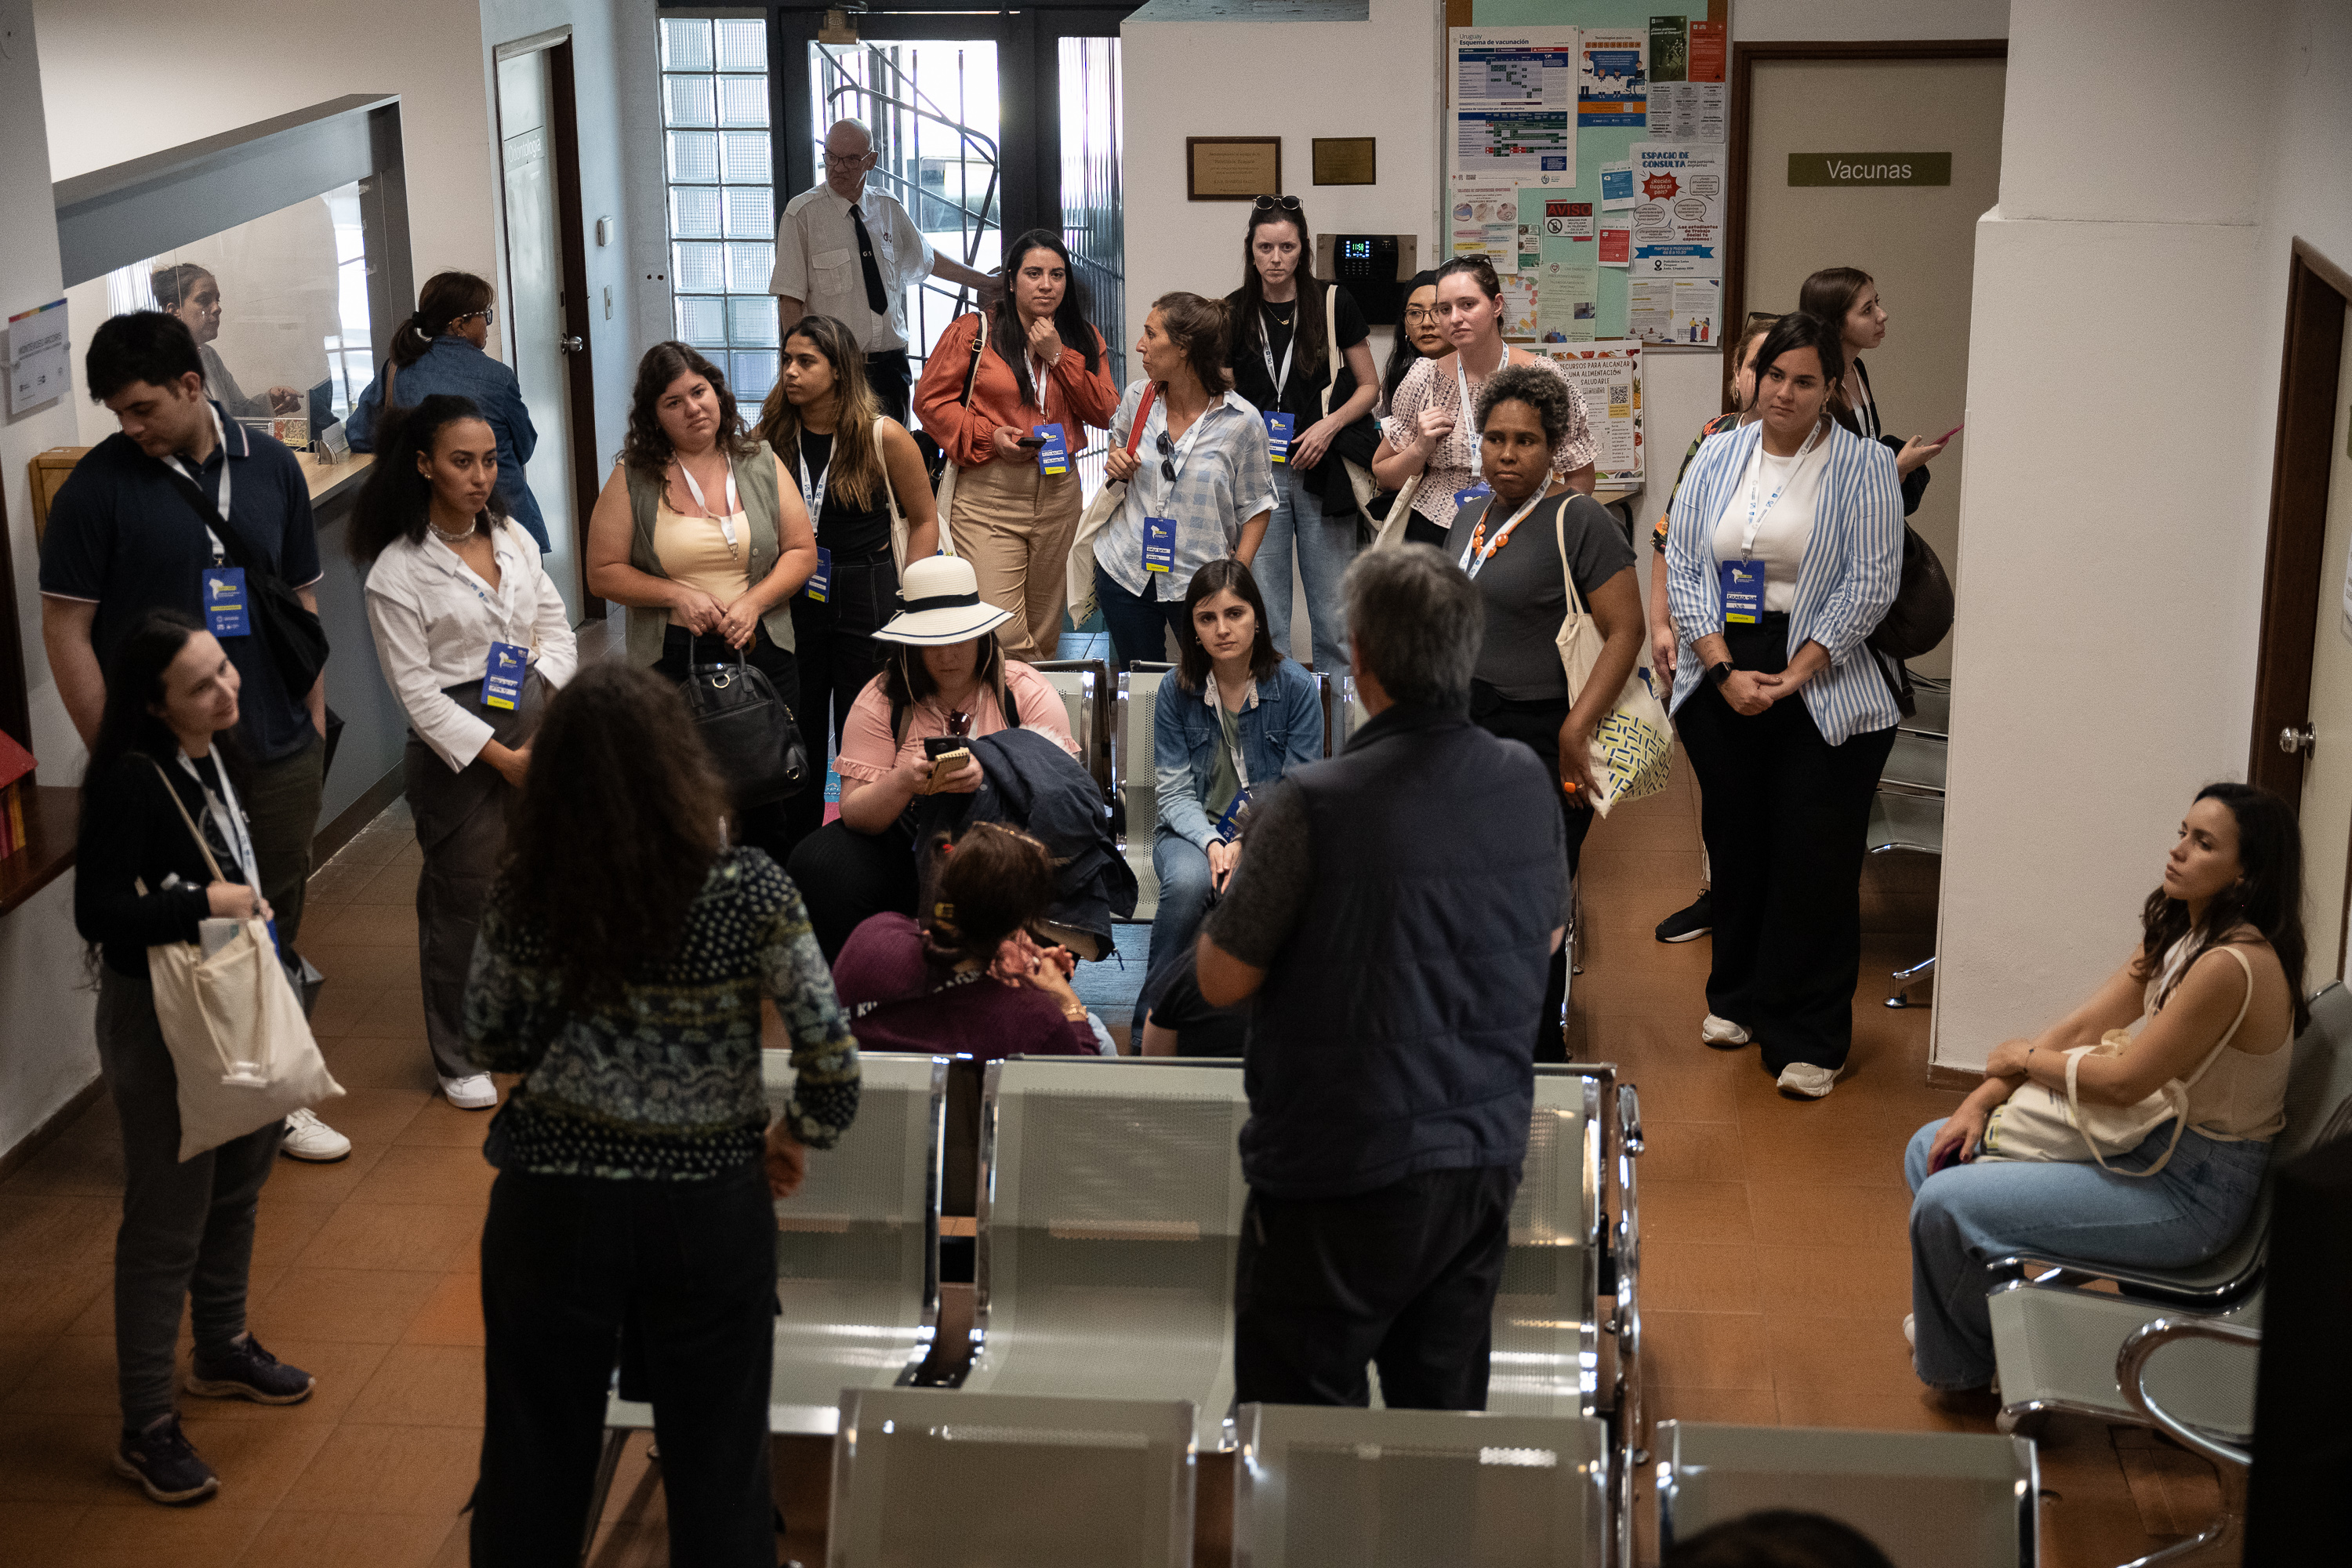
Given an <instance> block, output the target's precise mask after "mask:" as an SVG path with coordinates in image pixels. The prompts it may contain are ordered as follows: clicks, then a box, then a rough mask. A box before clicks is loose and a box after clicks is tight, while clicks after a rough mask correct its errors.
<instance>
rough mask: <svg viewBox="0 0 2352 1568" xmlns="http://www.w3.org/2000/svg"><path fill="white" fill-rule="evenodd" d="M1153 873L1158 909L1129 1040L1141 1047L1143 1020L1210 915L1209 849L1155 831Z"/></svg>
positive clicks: (1154, 914) (1179, 837) (1136, 1000)
mask: <svg viewBox="0 0 2352 1568" xmlns="http://www.w3.org/2000/svg"><path fill="white" fill-rule="evenodd" d="M1154 831H1155V837H1153V838H1152V840H1151V869H1152V871H1153V873H1154V874H1155V875H1157V876H1158V877H1159V879H1160V907H1159V908H1158V909H1157V910H1154V911H1153V912H1152V916H1151V955H1150V957H1149V958H1148V959H1146V960H1145V961H1144V968H1143V989H1142V990H1141V991H1139V992H1138V993H1137V994H1136V997H1135V1030H1134V1033H1133V1034H1132V1035H1130V1036H1129V1038H1130V1039H1132V1040H1133V1041H1134V1042H1135V1048H1136V1049H1137V1050H1141V1049H1142V1048H1143V1017H1144V1015H1145V1014H1146V1013H1149V1012H1150V1010H1151V1004H1152V1003H1154V1002H1156V1001H1158V1000H1159V998H1160V988H1161V987H1162V986H1164V985H1166V984H1168V973H1169V969H1170V966H1171V965H1172V964H1173V963H1175V962H1176V960H1177V958H1178V957H1179V956H1180V955H1181V953H1182V952H1184V950H1185V949H1186V948H1188V947H1190V946H1192V940H1193V939H1194V938H1195V937H1197V936H1199V935H1200V934H1201V921H1202V920H1204V919H1206V918H1207V916H1208V913H1209V857H1208V853H1207V851H1205V850H1203V849H1202V847H1200V846H1199V845H1197V844H1195V843H1193V842H1192V840H1191V839H1189V838H1187V837H1183V836H1182V835H1181V834H1177V833H1171V832H1169V831H1168V830H1167V829H1166V828H1164V827H1161V828H1157V829H1155V830H1154Z"/></svg>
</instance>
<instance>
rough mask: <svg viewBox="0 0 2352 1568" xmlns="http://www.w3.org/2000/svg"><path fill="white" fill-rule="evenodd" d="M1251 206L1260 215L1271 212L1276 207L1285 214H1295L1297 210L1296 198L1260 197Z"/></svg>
mask: <svg viewBox="0 0 2352 1568" xmlns="http://www.w3.org/2000/svg"><path fill="white" fill-rule="evenodd" d="M1251 205H1254V206H1255V207H1256V209H1257V210H1258V211H1259V212H1262V213H1270V212H1273V211H1274V210H1275V209H1276V208H1277V207H1278V208H1280V209H1281V210H1282V211H1284V212H1286V213H1295V212H1297V210H1298V198H1297V196H1260V197H1258V199H1257V200H1256V201H1255V202H1254V203H1252V204H1251Z"/></svg>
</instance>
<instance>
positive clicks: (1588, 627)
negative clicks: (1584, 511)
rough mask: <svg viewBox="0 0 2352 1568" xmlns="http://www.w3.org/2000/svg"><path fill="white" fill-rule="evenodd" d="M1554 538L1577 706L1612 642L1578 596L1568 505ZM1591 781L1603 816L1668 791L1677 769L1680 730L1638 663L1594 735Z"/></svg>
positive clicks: (1555, 522)
mask: <svg viewBox="0 0 2352 1568" xmlns="http://www.w3.org/2000/svg"><path fill="white" fill-rule="evenodd" d="M1552 533H1553V537H1554V539H1555V540H1556V541H1557V542H1558V543H1559V574H1560V577H1561V580H1562V581H1563V582H1565V583H1566V584H1567V585H1568V615H1567V617H1566V618H1565V619H1563V620H1562V621H1561V622H1560V623H1559V638H1558V641H1559V663H1560V668H1562V669H1563V670H1565V671H1567V673H1568V700H1570V702H1574V701H1575V700H1577V699H1578V698H1579V697H1580V696H1581V695H1582V694H1583V691H1584V689H1585V687H1586V685H1587V684H1589V683H1590V682H1591V679H1592V671H1593V668H1594V667H1595V666H1597V665H1598V664H1599V663H1600V662H1601V647H1603V645H1604V643H1605V642H1606V640H1607V639H1605V638H1604V637H1601V627H1600V626H1599V625H1597V624H1596V623H1595V622H1594V621H1593V618H1592V616H1591V612H1590V611H1588V610H1587V609H1586V608H1585V607H1584V599H1583V596H1582V595H1580V594H1578V593H1577V591H1576V574H1575V573H1573V572H1571V571H1570V570H1569V565H1568V504H1567V501H1566V500H1562V502H1561V505H1560V509H1559V511H1557V512H1555V513H1554V514H1553V517H1552ZM1674 754H1675V731H1674V726H1673V723H1672V722H1671V721H1669V720H1668V719H1667V717H1666V705H1665V704H1664V703H1663V702H1661V701H1659V700H1658V695H1657V693H1656V692H1654V691H1653V690H1651V689H1650V672H1649V671H1648V670H1646V669H1643V668H1642V667H1641V664H1640V663H1639V661H1636V662H1635V664H1634V666H1633V669H1631V670H1630V671H1628V672H1627V674H1626V676H1625V685H1624V687H1623V689H1621V690H1620V691H1619V692H1618V693H1617V700H1616V701H1615V702H1614V703H1613V704H1612V705H1611V707H1610V710H1609V711H1608V712H1607V713H1605V714H1603V715H1602V716H1601V723H1600V726H1599V727H1598V728H1597V729H1595V730H1594V731H1592V742H1591V756H1592V782H1593V784H1595V785H1596V786H1597V787H1596V790H1595V793H1594V795H1593V797H1592V809H1593V810H1595V811H1597V812H1599V813H1600V814H1601V816H1608V815H1609V812H1610V808H1611V807H1612V806H1614V805H1617V803H1618V802H1620V801H1626V800H1641V799H1643V798H1644V797H1645V796H1648V795H1655V794H1657V793H1658V792H1659V791H1660V790H1662V789H1664V788H1665V787H1666V774H1667V773H1668V771H1669V770H1670V769H1671V768H1672V767H1673V765H1674Z"/></svg>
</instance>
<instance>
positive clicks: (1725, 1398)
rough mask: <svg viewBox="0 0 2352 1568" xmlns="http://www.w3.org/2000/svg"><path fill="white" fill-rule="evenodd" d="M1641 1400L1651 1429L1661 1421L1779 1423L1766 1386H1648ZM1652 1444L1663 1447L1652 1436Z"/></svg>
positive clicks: (1776, 1409)
mask: <svg viewBox="0 0 2352 1568" xmlns="http://www.w3.org/2000/svg"><path fill="white" fill-rule="evenodd" d="M1642 1398H1643V1405H1644V1407H1645V1409H1646V1411H1647V1414H1648V1415H1649V1420H1650V1429H1651V1431H1652V1432H1653V1433H1655V1431H1656V1430H1657V1423H1659V1422H1661V1421H1709V1422H1717V1423H1721V1424H1722V1425H1725V1426H1779V1425H1780V1410H1779V1407H1778V1406H1777V1405H1775V1404H1774V1403H1773V1397H1772V1391H1771V1390H1770V1389H1769V1388H1648V1389H1644V1390H1643V1395H1642ZM1650 1446H1651V1447H1652V1448H1653V1449H1656V1448H1658V1447H1663V1445H1662V1444H1661V1443H1660V1442H1659V1441H1657V1440H1656V1439H1655V1438H1653V1440H1652V1442H1651V1445H1650Z"/></svg>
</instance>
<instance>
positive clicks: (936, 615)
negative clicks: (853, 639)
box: [874, 555, 1013, 647]
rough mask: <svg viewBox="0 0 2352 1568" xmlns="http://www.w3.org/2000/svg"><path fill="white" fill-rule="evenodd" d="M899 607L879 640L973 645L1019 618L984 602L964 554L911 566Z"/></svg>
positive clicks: (927, 559) (937, 557)
mask: <svg viewBox="0 0 2352 1568" xmlns="http://www.w3.org/2000/svg"><path fill="white" fill-rule="evenodd" d="M898 604H899V610H898V614H897V615H895V616H891V617H890V624H889V625H887V626H884V627H883V628H882V629H881V630H880V631H877V632H876V633H875V634H874V636H875V637H877V639H878V640H880V641H883V642H902V643H913V644H915V645H917V646H918V647H945V646H947V645H948V644H950V643H960V642H970V641H971V639H972V638H974V637H978V636H980V635H981V634H982V632H992V631H994V630H995V629H996V628H997V627H999V626H1003V624H1004V623H1005V622H1007V621H1009V620H1011V619H1012V618H1013V612H1012V611H1010V610H1000V609H998V608H997V607H996V606H995V605H988V604H982V602H981V597H980V578H979V576H978V575H977V574H975V573H974V572H973V571H972V569H971V562H969V561H967V560H965V559H964V558H963V557H962V556H961V555H931V556H926V557H924V558H923V559H922V560H919V561H913V562H909V563H908V565H907V576H906V580H905V582H903V583H902V584H900V585H899V588H898Z"/></svg>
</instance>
